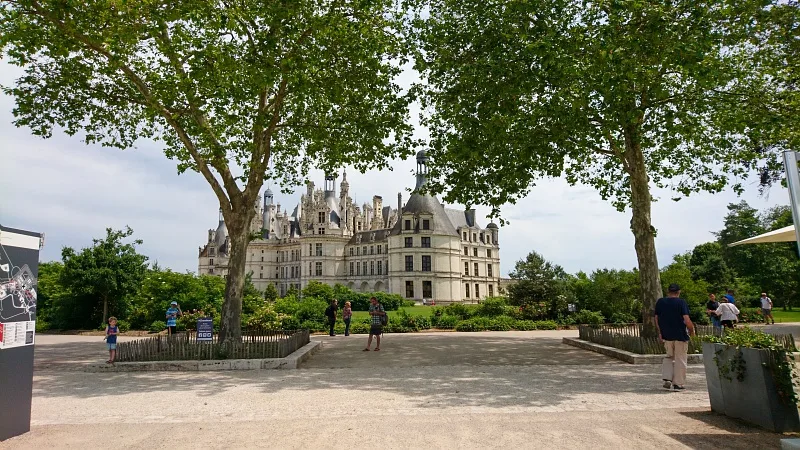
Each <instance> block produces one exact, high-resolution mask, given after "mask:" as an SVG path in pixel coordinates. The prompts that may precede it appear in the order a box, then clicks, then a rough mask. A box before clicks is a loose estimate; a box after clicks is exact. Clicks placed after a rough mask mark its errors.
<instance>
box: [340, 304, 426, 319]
mask: <svg viewBox="0 0 800 450" xmlns="http://www.w3.org/2000/svg"><path fill="white" fill-rule="evenodd" d="M402 309H404V310H405V311H406V312H407V313H408V315H410V316H430V315H431V314H432V313H433V307H431V306H406V307H404V308H402ZM397 313H398V311H389V317H390V318H391V317H395V316H397ZM340 315H341V311H340ZM364 317H369V313H368V312H367V311H353V320H358V319H361V318H364Z"/></svg>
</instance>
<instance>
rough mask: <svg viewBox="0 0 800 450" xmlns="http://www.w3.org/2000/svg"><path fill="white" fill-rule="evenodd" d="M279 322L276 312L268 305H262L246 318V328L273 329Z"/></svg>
mask: <svg viewBox="0 0 800 450" xmlns="http://www.w3.org/2000/svg"><path fill="white" fill-rule="evenodd" d="M280 324H281V322H280V321H279V320H278V314H277V313H276V312H275V311H273V310H272V308H270V307H269V306H262V307H261V308H259V309H258V310H257V311H256V312H254V313H253V314H251V315H250V317H248V318H247V327H248V328H260V329H273V328H278V327H279V326H280Z"/></svg>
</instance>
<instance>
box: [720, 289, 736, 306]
mask: <svg viewBox="0 0 800 450" xmlns="http://www.w3.org/2000/svg"><path fill="white" fill-rule="evenodd" d="M722 297H724V298H726V299H728V303H730V304H731V305H735V304H736V299H735V298H733V289H728V292H727V293H726V294H725V295H723V296H722Z"/></svg>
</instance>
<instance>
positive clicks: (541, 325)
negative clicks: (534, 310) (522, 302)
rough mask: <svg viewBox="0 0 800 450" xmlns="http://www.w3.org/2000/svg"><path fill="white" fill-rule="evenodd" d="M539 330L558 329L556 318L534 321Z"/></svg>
mask: <svg viewBox="0 0 800 450" xmlns="http://www.w3.org/2000/svg"><path fill="white" fill-rule="evenodd" d="M533 324H534V326H535V327H536V329H537V330H557V329H558V324H557V323H556V322H555V321H554V320H539V321H536V322H534V323H533Z"/></svg>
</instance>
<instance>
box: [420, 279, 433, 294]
mask: <svg viewBox="0 0 800 450" xmlns="http://www.w3.org/2000/svg"><path fill="white" fill-rule="evenodd" d="M431 297H433V286H431V282H430V281H423V282H422V298H431Z"/></svg>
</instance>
